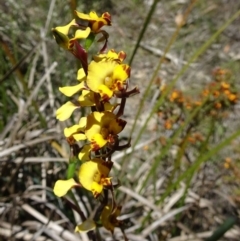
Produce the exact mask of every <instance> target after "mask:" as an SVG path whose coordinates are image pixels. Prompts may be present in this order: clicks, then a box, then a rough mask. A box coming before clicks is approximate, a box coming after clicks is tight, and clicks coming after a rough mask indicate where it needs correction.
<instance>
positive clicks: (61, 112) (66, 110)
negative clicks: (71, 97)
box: [56, 101, 79, 121]
mask: <svg viewBox="0 0 240 241" xmlns="http://www.w3.org/2000/svg"><path fill="white" fill-rule="evenodd" d="M77 108H79V107H78V106H76V105H74V104H73V103H72V102H71V101H68V102H67V103H65V104H64V105H62V106H61V107H60V108H58V109H57V111H56V118H57V119H58V120H60V121H65V120H67V119H68V118H69V117H70V116H71V115H72V113H73V111H74V110H75V109H77Z"/></svg>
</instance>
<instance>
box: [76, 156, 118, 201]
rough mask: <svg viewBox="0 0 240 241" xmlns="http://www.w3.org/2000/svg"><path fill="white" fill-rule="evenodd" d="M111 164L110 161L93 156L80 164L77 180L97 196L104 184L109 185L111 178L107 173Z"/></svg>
mask: <svg viewBox="0 0 240 241" xmlns="http://www.w3.org/2000/svg"><path fill="white" fill-rule="evenodd" d="M112 164H113V163H112V162H106V161H104V160H102V159H99V158H94V159H92V160H90V161H87V162H84V163H83V164H82V165H81V166H80V169H79V174H78V177H79V182H80V184H81V185H82V186H83V187H84V188H85V189H87V190H89V191H91V192H92V193H93V196H94V197H95V198H96V197H98V196H99V194H100V193H101V192H102V190H103V188H104V187H105V186H106V187H107V186H111V180H110V179H111V178H109V177H108V175H109V172H110V170H111V168H112Z"/></svg>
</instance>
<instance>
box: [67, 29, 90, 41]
mask: <svg viewBox="0 0 240 241" xmlns="http://www.w3.org/2000/svg"><path fill="white" fill-rule="evenodd" d="M90 32H91V29H90V28H89V27H87V28H86V29H85V30H81V29H78V30H77V31H76V32H75V36H74V38H72V39H71V40H73V39H84V38H87V37H88V35H89V34H90Z"/></svg>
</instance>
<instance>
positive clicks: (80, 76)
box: [77, 68, 86, 81]
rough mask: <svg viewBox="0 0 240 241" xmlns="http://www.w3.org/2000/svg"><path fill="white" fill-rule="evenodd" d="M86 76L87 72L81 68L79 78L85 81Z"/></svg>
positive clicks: (78, 73)
mask: <svg viewBox="0 0 240 241" xmlns="http://www.w3.org/2000/svg"><path fill="white" fill-rule="evenodd" d="M85 78H86V74H85V71H84V69H83V68H81V69H79V70H78V72H77V80H79V81H83V80H85Z"/></svg>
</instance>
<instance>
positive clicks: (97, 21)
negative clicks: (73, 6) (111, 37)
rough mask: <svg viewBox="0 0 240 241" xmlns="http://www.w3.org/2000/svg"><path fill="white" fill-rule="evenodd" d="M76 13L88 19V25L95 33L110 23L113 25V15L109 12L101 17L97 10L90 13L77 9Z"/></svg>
mask: <svg viewBox="0 0 240 241" xmlns="http://www.w3.org/2000/svg"><path fill="white" fill-rule="evenodd" d="M75 14H76V16H77V17H78V18H80V19H82V20H85V21H88V27H90V28H91V30H92V32H93V33H98V32H99V30H100V29H101V27H102V26H104V25H108V26H111V24H112V23H111V15H110V14H109V13H108V12H105V13H103V14H102V16H101V17H98V15H97V14H96V12H94V11H92V12H90V13H89V14H84V13H80V12H78V11H75Z"/></svg>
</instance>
